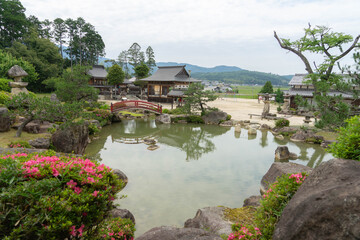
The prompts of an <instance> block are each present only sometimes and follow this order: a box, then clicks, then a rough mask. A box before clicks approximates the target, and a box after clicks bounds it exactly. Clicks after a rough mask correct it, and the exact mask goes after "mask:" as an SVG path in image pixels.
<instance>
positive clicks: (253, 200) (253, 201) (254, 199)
mask: <svg viewBox="0 0 360 240" xmlns="http://www.w3.org/2000/svg"><path fill="white" fill-rule="evenodd" d="M260 200H261V196H260V195H257V196H255V195H253V196H250V197H248V198H247V199H245V200H244V204H243V207H259V206H260Z"/></svg>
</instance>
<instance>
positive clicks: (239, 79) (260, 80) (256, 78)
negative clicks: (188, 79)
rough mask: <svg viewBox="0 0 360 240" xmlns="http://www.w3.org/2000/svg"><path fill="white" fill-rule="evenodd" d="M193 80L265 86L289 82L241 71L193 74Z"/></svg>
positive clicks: (266, 74)
mask: <svg viewBox="0 0 360 240" xmlns="http://www.w3.org/2000/svg"><path fill="white" fill-rule="evenodd" d="M191 75H192V77H193V78H196V79H199V80H209V81H219V82H226V83H231V84H246V85H255V84H258V85H264V84H265V83H266V82H267V81H270V82H271V83H272V85H278V86H287V85H288V83H289V80H288V79H286V78H284V77H282V76H279V75H276V74H271V73H264V72H255V71H248V70H241V71H235V72H217V73H191Z"/></svg>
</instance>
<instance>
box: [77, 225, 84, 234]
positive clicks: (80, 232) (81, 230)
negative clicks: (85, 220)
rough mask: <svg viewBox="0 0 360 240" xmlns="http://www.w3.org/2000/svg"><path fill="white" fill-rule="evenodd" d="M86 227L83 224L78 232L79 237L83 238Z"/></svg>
mask: <svg viewBox="0 0 360 240" xmlns="http://www.w3.org/2000/svg"><path fill="white" fill-rule="evenodd" d="M84 227H85V225H84V224H82V225H81V227H79V229H78V232H79V236H82V233H83V229H84Z"/></svg>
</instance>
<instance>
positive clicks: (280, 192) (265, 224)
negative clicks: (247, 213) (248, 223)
mask: <svg viewBox="0 0 360 240" xmlns="http://www.w3.org/2000/svg"><path fill="white" fill-rule="evenodd" d="M305 178H306V173H298V174H284V175H283V176H281V177H278V178H277V179H276V180H277V181H276V182H274V183H273V184H271V185H270V186H269V189H268V190H267V192H266V193H265V194H264V195H263V199H262V200H260V207H258V208H257V210H256V213H255V224H256V226H257V227H258V228H259V229H260V231H261V233H262V237H263V238H264V239H271V237H272V235H273V233H274V229H275V226H276V224H277V223H278V221H279V219H280V217H281V214H282V212H283V210H284V208H285V207H286V205H287V204H288V202H289V201H290V200H291V198H292V197H293V196H294V194H295V193H296V191H297V190H298V188H299V187H300V186H301V184H302V183H303V181H304V180H305Z"/></svg>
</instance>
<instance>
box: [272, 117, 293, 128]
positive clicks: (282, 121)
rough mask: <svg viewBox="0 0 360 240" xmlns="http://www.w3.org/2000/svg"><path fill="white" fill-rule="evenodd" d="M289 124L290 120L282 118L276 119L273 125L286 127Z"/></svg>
mask: <svg viewBox="0 0 360 240" xmlns="http://www.w3.org/2000/svg"><path fill="white" fill-rule="evenodd" d="M289 125H290V121H289V120H287V119H284V118H281V119H278V120H276V122H275V127H277V128H282V127H288V126H289Z"/></svg>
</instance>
